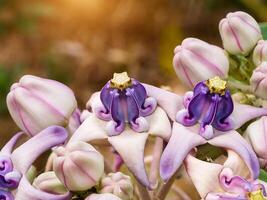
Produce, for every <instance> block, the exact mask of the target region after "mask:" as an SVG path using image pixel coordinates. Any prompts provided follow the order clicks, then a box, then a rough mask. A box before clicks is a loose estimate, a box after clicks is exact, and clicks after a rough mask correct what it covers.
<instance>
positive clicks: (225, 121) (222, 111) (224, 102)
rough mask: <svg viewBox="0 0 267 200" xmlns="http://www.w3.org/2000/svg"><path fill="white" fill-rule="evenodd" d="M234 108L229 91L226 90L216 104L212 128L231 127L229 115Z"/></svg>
mask: <svg viewBox="0 0 267 200" xmlns="http://www.w3.org/2000/svg"><path fill="white" fill-rule="evenodd" d="M233 110H234V104H233V100H232V97H231V94H230V92H229V91H228V90H227V91H226V92H225V95H224V96H221V100H220V102H219V105H218V109H217V113H216V116H215V119H214V122H213V126H214V128H216V129H217V130H220V131H228V130H231V129H233V128H234V127H233V124H232V122H231V121H229V116H230V115H231V114H232V112H233Z"/></svg>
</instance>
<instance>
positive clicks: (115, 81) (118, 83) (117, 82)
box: [110, 72, 132, 90]
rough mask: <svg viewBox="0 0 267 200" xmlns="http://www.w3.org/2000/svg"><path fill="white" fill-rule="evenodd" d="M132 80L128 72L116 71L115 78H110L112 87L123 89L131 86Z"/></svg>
mask: <svg viewBox="0 0 267 200" xmlns="http://www.w3.org/2000/svg"><path fill="white" fill-rule="evenodd" d="M131 84H132V80H131V78H130V77H129V76H128V74H127V72H122V73H114V74H113V78H112V79H111V80H110V87H112V88H117V89H120V90H123V89H125V88H127V87H129V86H131Z"/></svg>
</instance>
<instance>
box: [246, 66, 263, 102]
mask: <svg viewBox="0 0 267 200" xmlns="http://www.w3.org/2000/svg"><path fill="white" fill-rule="evenodd" d="M250 85H251V88H252V91H253V92H254V94H255V95H256V96H258V97H260V98H262V99H267V62H263V63H261V64H260V65H259V66H258V67H257V68H256V69H255V70H254V71H253V74H252V76H251V78H250Z"/></svg>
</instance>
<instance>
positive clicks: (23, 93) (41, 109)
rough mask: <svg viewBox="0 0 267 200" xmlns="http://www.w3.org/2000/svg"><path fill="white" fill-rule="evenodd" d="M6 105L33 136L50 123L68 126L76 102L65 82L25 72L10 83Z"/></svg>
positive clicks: (18, 122)
mask: <svg viewBox="0 0 267 200" xmlns="http://www.w3.org/2000/svg"><path fill="white" fill-rule="evenodd" d="M7 106H8V109H9V112H10V114H11V116H12V118H13V119H14V121H15V122H16V124H17V125H18V126H19V127H20V128H21V129H22V130H23V131H24V132H25V133H27V134H28V135H30V136H33V135H35V134H37V133H39V132H40V131H41V130H43V129H45V128H47V127H48V126H51V125H61V126H67V124H68V122H69V118H70V117H71V115H72V113H73V112H74V111H75V109H76V107H77V102H76V99H75V96H74V94H73V92H72V91H71V89H70V88H68V87H67V86H65V85H64V84H62V83H59V82H57V81H53V80H49V79H43V78H39V77H36V76H31V75H26V76H23V77H22V78H21V79H20V81H19V82H18V83H15V84H13V85H12V87H11V90H10V92H9V94H8V96H7Z"/></svg>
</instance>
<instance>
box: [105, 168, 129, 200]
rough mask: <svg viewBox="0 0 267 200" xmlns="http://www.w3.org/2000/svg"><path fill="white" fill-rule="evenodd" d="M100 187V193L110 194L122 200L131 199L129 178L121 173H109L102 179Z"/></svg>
mask: <svg viewBox="0 0 267 200" xmlns="http://www.w3.org/2000/svg"><path fill="white" fill-rule="evenodd" d="M100 185H101V190H100V193H111V194H114V195H116V196H118V197H120V198H121V199H122V200H131V199H132V198H133V185H132V182H131V178H130V177H129V176H127V175H124V174H123V173H121V172H116V173H109V174H108V175H107V176H105V177H103V178H102V180H101V183H100Z"/></svg>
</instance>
